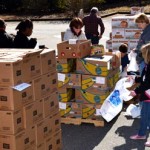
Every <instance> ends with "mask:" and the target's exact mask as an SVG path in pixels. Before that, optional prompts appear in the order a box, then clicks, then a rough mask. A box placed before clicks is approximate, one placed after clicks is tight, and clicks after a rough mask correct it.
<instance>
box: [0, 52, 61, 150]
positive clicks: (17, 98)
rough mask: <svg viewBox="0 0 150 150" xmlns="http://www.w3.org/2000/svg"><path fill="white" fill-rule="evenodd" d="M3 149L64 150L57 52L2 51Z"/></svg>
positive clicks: (0, 127) (0, 129)
mask: <svg viewBox="0 0 150 150" xmlns="http://www.w3.org/2000/svg"><path fill="white" fill-rule="evenodd" d="M0 67H1V74H0V118H1V121H0V149H1V150H4V149H10V150H47V149H61V128H60V113H59V107H58V93H57V73H56V59H55V51H54V50H49V49H47V50H46V49H45V50H33V49H31V50H30V49H28V50H27V49H9V50H7V49H1V50H0Z"/></svg>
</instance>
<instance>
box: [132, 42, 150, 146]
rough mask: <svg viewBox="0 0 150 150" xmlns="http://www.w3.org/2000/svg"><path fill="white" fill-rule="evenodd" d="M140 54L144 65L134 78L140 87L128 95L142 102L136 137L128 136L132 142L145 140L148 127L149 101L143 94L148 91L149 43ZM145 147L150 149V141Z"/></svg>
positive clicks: (149, 122) (149, 119) (149, 74)
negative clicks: (139, 74)
mask: <svg viewBox="0 0 150 150" xmlns="http://www.w3.org/2000/svg"><path fill="white" fill-rule="evenodd" d="M141 53H142V57H143V59H144V62H145V64H146V65H145V67H144V69H143V71H142V75H141V76H140V77H136V78H135V81H136V82H139V83H140V85H139V86H138V87H137V88H136V89H135V90H134V91H131V92H130V95H131V96H133V97H134V96H136V95H139V94H140V101H142V102H143V103H142V109H141V119H140V128H139V131H138V133H137V134H136V135H133V136H130V139H133V140H142V139H146V131H147V127H149V125H150V99H149V97H148V96H147V95H146V93H145V91H146V90H148V89H150V43H148V44H146V45H143V46H142V48H141ZM145 146H149V147H150V141H147V142H146V143H145Z"/></svg>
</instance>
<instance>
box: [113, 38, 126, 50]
mask: <svg viewBox="0 0 150 150" xmlns="http://www.w3.org/2000/svg"><path fill="white" fill-rule="evenodd" d="M128 42H129V40H127V39H125V40H113V41H112V51H113V52H114V51H118V50H119V47H120V45H121V44H123V43H125V44H127V45H128ZM128 51H129V48H128Z"/></svg>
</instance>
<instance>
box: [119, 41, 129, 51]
mask: <svg viewBox="0 0 150 150" xmlns="http://www.w3.org/2000/svg"><path fill="white" fill-rule="evenodd" d="M119 51H120V52H122V53H126V52H127V51H128V45H127V44H125V43H123V44H121V45H120V46H119Z"/></svg>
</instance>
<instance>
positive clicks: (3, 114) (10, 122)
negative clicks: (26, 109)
mask: <svg viewBox="0 0 150 150" xmlns="http://www.w3.org/2000/svg"><path fill="white" fill-rule="evenodd" d="M0 118H1V121H0V133H2V134H3V133H5V134H16V133H19V132H20V131H22V130H23V129H24V125H23V112H22V109H20V110H16V111H0Z"/></svg>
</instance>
